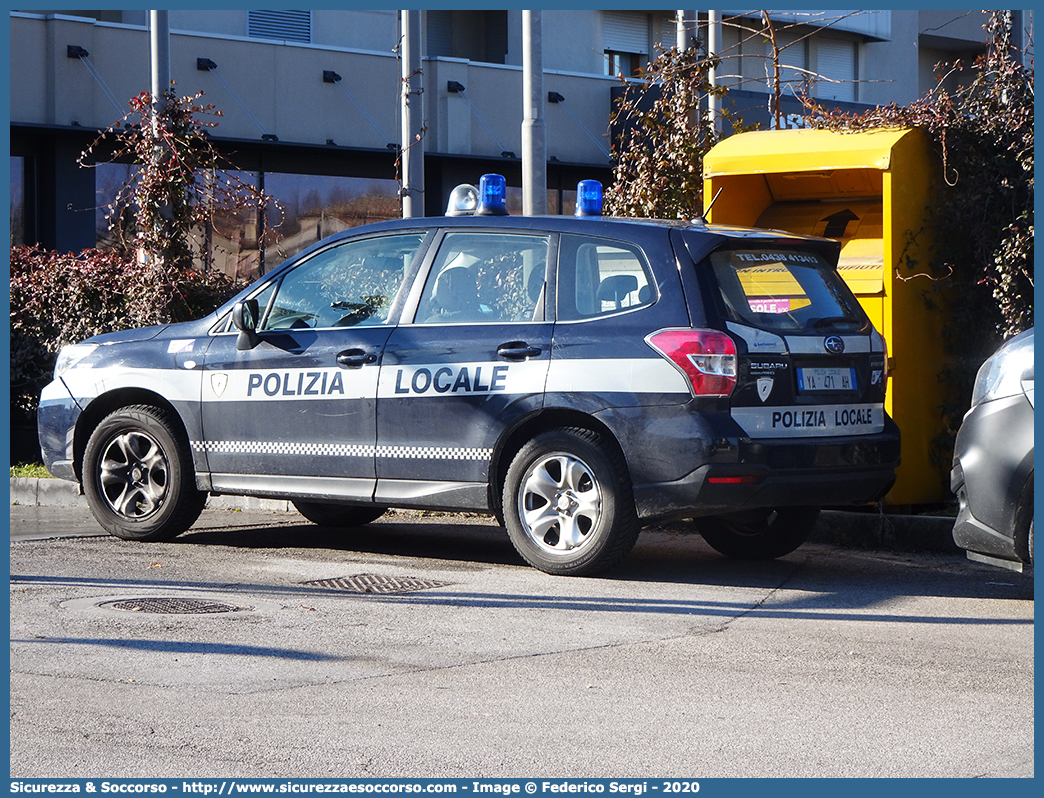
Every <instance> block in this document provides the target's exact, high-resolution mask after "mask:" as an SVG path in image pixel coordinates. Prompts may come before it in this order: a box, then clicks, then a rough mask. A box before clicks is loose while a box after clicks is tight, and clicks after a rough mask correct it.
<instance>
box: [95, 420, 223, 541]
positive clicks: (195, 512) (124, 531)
mask: <svg viewBox="0 0 1044 798" xmlns="http://www.w3.org/2000/svg"><path fill="white" fill-rule="evenodd" d="M83 488H84V493H85V494H86V495H87V504H88V505H89V506H90V508H91V512H92V513H93V514H94V517H95V518H96V519H97V520H98V523H99V524H101V526H102V527H103V528H104V529H105V530H106V531H108V532H109V533H111V534H113V535H115V536H116V537H118V538H123V539H124V540H143V541H155V540H171V539H172V538H175V537H177V536H178V535H180V534H181V533H182V532H184V531H185V530H186V529H188V528H189V527H190V526H192V525H193V524H194V523H195V522H196V519H197V518H199V514H200V513H201V512H202V511H203V505H204V504H206V501H207V494H206V493H204V492H203V491H200V490H197V489H196V481H195V474H194V473H193V470H192V455H191V453H190V451H189V445H188V440H187V439H186V438H185V434H184V432H182V430H181V428H180V426H179V425H178V424H177V423H175V421H174V420H173V418H172V417H171V414H170V413H169V412H168V411H166V410H162V409H161V408H158V407H152V406H150V405H134V406H130V407H124V408H120V409H119V410H116V411H115V412H113V413H110V414H109V415H108V416H106V417H105V418H104V419H103V420H102V422H101V423H100V424H99V425H98V427H97V428H96V429H95V430H94V432H93V433H92V434H91V437H90V439H89V440H88V441H87V449H86V450H85V452H84V457H83Z"/></svg>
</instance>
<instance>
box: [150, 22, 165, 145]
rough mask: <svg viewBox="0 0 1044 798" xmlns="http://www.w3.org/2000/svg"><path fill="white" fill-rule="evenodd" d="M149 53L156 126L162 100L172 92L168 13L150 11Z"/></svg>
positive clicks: (154, 122)
mask: <svg viewBox="0 0 1044 798" xmlns="http://www.w3.org/2000/svg"><path fill="white" fill-rule="evenodd" d="M149 52H150V66H151V69H152V107H153V111H154V113H153V125H154V126H155V124H156V112H158V111H159V109H160V103H161V102H162V100H161V98H162V97H163V95H164V94H165V93H166V92H167V91H169V90H170V19H169V13H168V12H167V11H149Z"/></svg>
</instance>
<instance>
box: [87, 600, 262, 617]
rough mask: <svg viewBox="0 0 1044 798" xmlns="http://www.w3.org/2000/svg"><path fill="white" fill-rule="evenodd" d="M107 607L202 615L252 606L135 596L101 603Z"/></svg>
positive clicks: (125, 610) (132, 610)
mask: <svg viewBox="0 0 1044 798" xmlns="http://www.w3.org/2000/svg"><path fill="white" fill-rule="evenodd" d="M99 606H101V607H105V608H106V609H112V610H123V611H124V612H147V613H156V614H171V615H201V614H210V613H217V612H241V611H243V610H249V609H251V608H250V607H244V606H237V605H235V604H226V603H225V602H223V601H209V600H207V599H195V598H164V597H152V598H134V599H120V600H119V601H107V602H105V603H104V604H101V605H99Z"/></svg>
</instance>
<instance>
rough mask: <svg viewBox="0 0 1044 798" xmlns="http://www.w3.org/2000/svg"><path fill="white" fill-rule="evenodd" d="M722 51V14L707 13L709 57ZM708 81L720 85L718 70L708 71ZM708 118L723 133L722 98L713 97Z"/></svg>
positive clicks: (712, 68)
mask: <svg viewBox="0 0 1044 798" xmlns="http://www.w3.org/2000/svg"><path fill="white" fill-rule="evenodd" d="M720 50H721V12H720V11H708V12H707V55H708V57H710V58H714V57H715V56H716V55H717V54H718V52H719V51H720ZM707 80H708V81H709V82H710V84H711V85H712V86H717V85H718V70H717V69H716V68H714V67H711V68H710V69H709V70H708V71H707ZM708 116H709V117H710V122H711V124H712V125H713V126H714V129H715V130H716V131H718V132H719V133H720V132H721V97H716V96H713V95H712V96H711V97H710V102H709V105H708Z"/></svg>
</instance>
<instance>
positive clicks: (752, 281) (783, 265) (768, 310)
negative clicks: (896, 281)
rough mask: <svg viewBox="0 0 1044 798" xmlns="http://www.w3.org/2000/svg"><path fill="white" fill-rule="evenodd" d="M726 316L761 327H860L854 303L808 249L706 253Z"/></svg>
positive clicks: (841, 283) (864, 320)
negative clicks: (709, 254) (708, 256)
mask: <svg viewBox="0 0 1044 798" xmlns="http://www.w3.org/2000/svg"><path fill="white" fill-rule="evenodd" d="M710 261H711V267H712V269H713V272H714V277H715V281H716V282H717V285H718V290H719V291H720V292H721V300H722V303H723V305H724V311H725V315H726V318H728V319H730V320H731V321H736V322H740V323H742V324H749V325H752V326H754V327H760V328H762V329H765V330H774V331H778V332H788V331H789V332H795V331H802V330H813V329H815V330H821V329H843V330H860V329H862V328H863V327H864V326H865V325H866V324H867V323H868V321H867V317H866V314H865V313H863V310H862V308H861V307H860V306H859V301H858V300H857V299H856V298H855V296H854V295H853V294H852V292H851V290H849V288H848V286H847V285H845V282H844V280H842V279H841V277H840V276H839V275H838V273H837V272H836V271H835V270H834V269H832V268H831V267H830V264H828V263H827V262H826V261H825V260H823V259H822V258H820V257H819V256H818V255H817V254H815V253H814V252H811V251H808V250H790V249H787V250H781V249H761V248H745V249H728V250H718V251H716V252H712V253H711V256H710Z"/></svg>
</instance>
